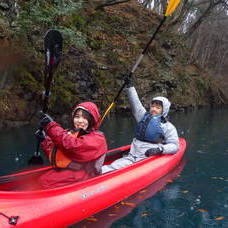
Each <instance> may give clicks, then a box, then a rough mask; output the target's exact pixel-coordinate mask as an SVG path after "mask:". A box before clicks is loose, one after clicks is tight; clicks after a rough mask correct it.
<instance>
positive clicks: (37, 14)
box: [17, 0, 85, 46]
mask: <svg viewBox="0 0 228 228" xmlns="http://www.w3.org/2000/svg"><path fill="white" fill-rule="evenodd" d="M82 3H83V0H79V1H77V2H75V1H70V0H68V1H66V0H65V1H64V0H62V1H55V4H53V2H50V1H45V0H40V1H36V2H33V1H29V2H23V3H21V5H20V7H21V10H20V14H19V18H18V20H17V26H18V27H17V34H19V35H24V34H29V35H31V34H33V33H34V32H35V33H39V32H40V31H41V32H42V33H43V31H46V30H47V29H49V28H56V29H60V30H61V31H62V32H63V35H66V37H67V38H69V42H73V43H75V44H76V45H79V46H83V45H84V43H85V38H83V36H82V34H81V33H80V32H77V31H76V27H79V26H82V25H83V24H84V21H83V19H82V18H81V17H80V16H79V15H77V12H79V11H80V9H81V8H82ZM71 17H72V20H71V21H72V23H73V22H74V23H75V24H76V27H75V25H74V26H72V25H71V24H70V23H68V24H66V23H65V21H67V20H66V18H71ZM66 25H67V26H66Z"/></svg>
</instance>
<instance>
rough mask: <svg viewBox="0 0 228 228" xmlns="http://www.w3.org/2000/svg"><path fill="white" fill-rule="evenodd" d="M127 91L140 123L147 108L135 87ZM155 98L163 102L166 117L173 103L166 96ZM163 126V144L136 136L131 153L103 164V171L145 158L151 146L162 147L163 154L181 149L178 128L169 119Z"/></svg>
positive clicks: (173, 152) (163, 114) (134, 113)
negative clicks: (142, 139)
mask: <svg viewBox="0 0 228 228" xmlns="http://www.w3.org/2000/svg"><path fill="white" fill-rule="evenodd" d="M126 92H127V96H128V98H129V102H130V105H131V108H132V113H133V115H134V117H135V119H136V122H137V123H138V122H139V121H140V120H141V119H142V117H143V116H144V114H145V113H146V109H145V108H144V107H143V105H142V103H141V101H140V99H139V97H138V94H137V92H136V90H135V87H130V88H126ZM153 100H159V101H161V102H162V104H163V113H162V116H164V117H166V116H167V115H168V113H169V108H170V105H171V104H170V102H169V100H168V99H167V98H165V97H155V98H153ZM161 128H162V130H163V132H164V142H163V143H162V144H161V143H159V144H153V143H150V142H144V141H141V140H138V139H136V138H134V139H133V141H132V143H131V149H130V152H129V154H128V155H127V156H126V157H123V158H120V159H118V160H116V161H114V162H113V163H112V164H110V165H105V166H103V167H102V173H106V172H110V171H113V170H116V169H120V168H123V167H125V166H128V165H130V164H132V163H134V162H137V161H140V160H142V159H145V158H146V156H145V152H146V151H147V150H148V149H150V148H156V147H160V148H162V149H163V154H175V153H176V152H177V151H178V149H179V139H178V134H177V130H176V128H175V127H174V125H173V124H171V123H170V122H169V121H167V122H166V123H161Z"/></svg>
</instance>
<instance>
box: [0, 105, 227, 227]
mask: <svg viewBox="0 0 228 228" xmlns="http://www.w3.org/2000/svg"><path fill="white" fill-rule="evenodd" d="M227 116H228V108H227V107H224V108H218V107H214V108H211V109H210V108H202V109H198V110H193V111H188V112H174V113H171V114H170V121H171V122H172V123H173V124H174V125H175V126H176V127H177V130H178V133H179V136H180V137H184V138H185V139H186V141H187V143H188V144H187V150H186V154H185V158H184V160H183V162H182V163H181V164H180V165H179V166H178V167H177V168H176V169H175V170H174V171H173V172H171V173H170V174H168V175H167V176H166V177H164V178H162V179H160V180H159V181H158V182H156V183H155V184H153V185H151V186H149V187H148V188H146V189H144V190H142V191H140V192H139V193H137V194H135V195H134V196H131V197H129V198H128V199H126V200H124V201H123V202H120V203H119V204H117V205H115V206H113V207H111V208H109V209H106V210H105V211H103V212H101V213H98V214H97V215H94V216H92V217H90V218H89V219H86V220H84V221H82V222H80V223H77V224H74V225H72V226H71V227H74V228H78V227H84V228H85V227H96V228H97V227H102V228H104V227H111V228H129V227H135V228H141V227H143V228H145V227H154V228H163V227H165V228H173V227H181V228H182V227H185V228H188V227H200V228H201V227H224V228H225V227H228V118H227ZM35 128H36V127H34V126H26V127H21V128H17V129H13V130H12V129H11V130H6V131H2V132H0V147H1V155H2V158H1V160H0V175H5V174H9V173H13V172H15V171H17V170H20V169H23V168H27V167H28V160H29V158H30V157H31V156H32V155H33V153H34V151H35V147H36V141H35V138H34V131H35ZM102 130H103V131H104V132H105V134H106V137H107V140H108V144H109V148H110V149H111V148H114V147H117V146H122V145H126V144H129V143H130V142H131V140H132V138H133V135H134V120H133V118H132V116H131V115H130V114H122V115H120V114H119V115H116V116H111V117H110V118H108V119H107V120H105V122H104V125H103V126H102ZM45 162H46V163H47V160H45Z"/></svg>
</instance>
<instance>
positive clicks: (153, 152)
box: [145, 147, 163, 157]
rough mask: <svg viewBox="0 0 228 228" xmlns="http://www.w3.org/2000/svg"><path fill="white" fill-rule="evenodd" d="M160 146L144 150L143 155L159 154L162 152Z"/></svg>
mask: <svg viewBox="0 0 228 228" xmlns="http://www.w3.org/2000/svg"><path fill="white" fill-rule="evenodd" d="M162 152H163V151H162V148H160V147H156V148H151V149H148V150H147V151H146V152H145V155H146V156H147V157H150V156H153V155H160V154H162Z"/></svg>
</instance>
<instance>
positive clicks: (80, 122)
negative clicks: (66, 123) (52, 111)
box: [73, 109, 89, 130]
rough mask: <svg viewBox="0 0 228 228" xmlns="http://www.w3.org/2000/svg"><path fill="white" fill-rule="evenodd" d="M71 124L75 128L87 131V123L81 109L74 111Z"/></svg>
mask: <svg viewBox="0 0 228 228" xmlns="http://www.w3.org/2000/svg"><path fill="white" fill-rule="evenodd" d="M73 122H74V127H75V128H81V129H83V130H87V128H88V126H89V121H88V120H87V119H86V118H85V116H84V115H83V111H82V110H81V109H78V110H77V111H76V113H75V116H74V119H73Z"/></svg>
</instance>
